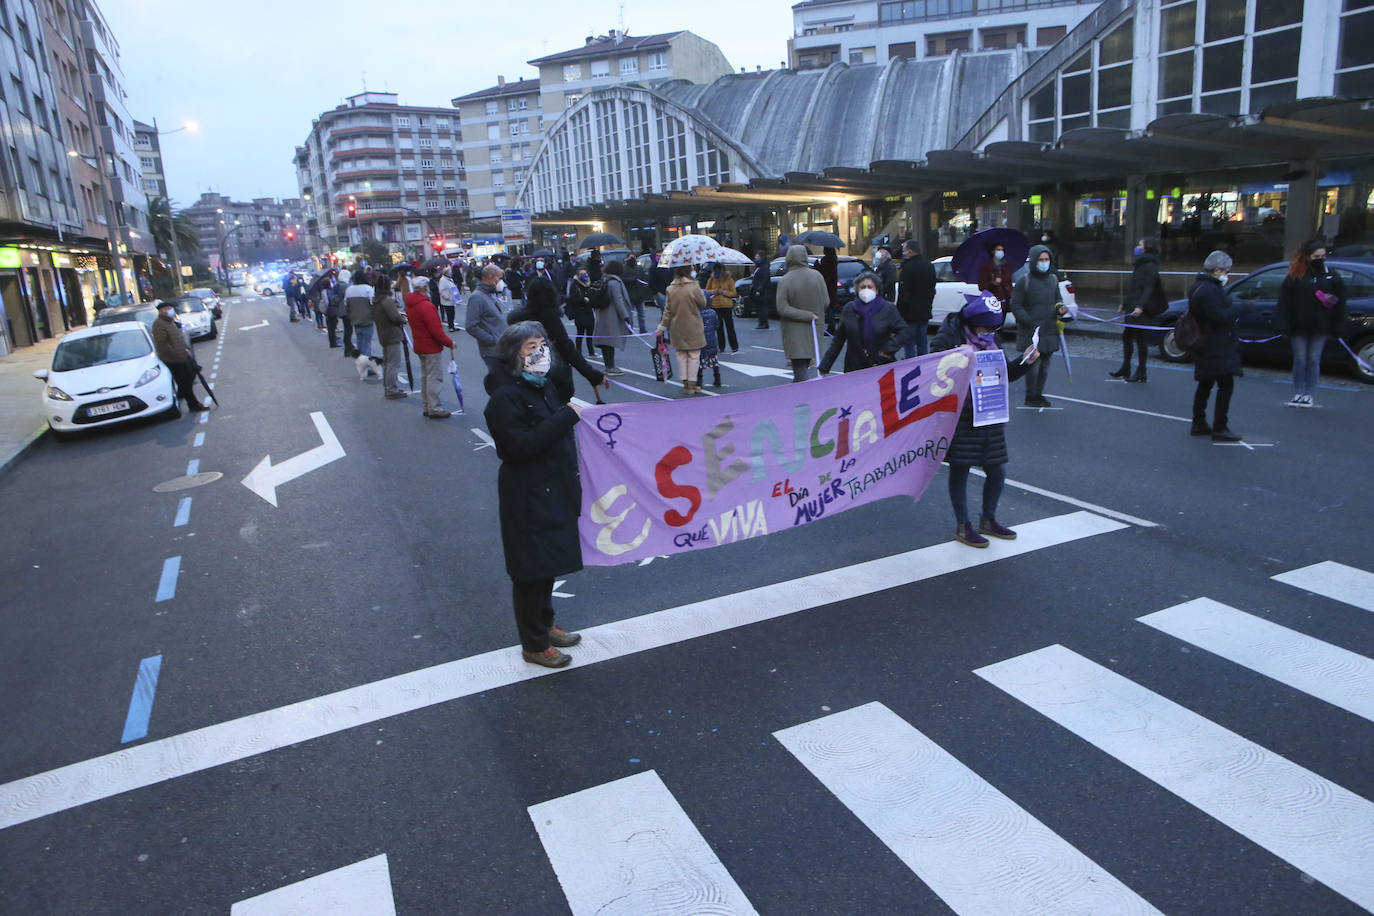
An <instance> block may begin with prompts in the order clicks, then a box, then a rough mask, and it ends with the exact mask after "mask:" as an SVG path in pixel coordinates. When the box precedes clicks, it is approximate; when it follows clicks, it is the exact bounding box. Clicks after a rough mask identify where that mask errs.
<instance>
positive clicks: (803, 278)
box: [777, 245, 833, 360]
mask: <svg viewBox="0 0 1374 916" xmlns="http://www.w3.org/2000/svg"><path fill="white" fill-rule="evenodd" d="M809 260H810V259H809V256H808V254H807V251H806V246H804V245H793V246H792V247H791V248H788V249H787V273H785V274H783V275H782V277H781V278H780V279H779V280H778V303H777V310H778V319H779V320H780V321H781V322H782V349H783V352H784V354H785V355H786V356H787V358H788V359H809V360H817V359H820V356H821V355H820V354H819V353H817V352H816V329H815V326H813V324H812V320H811V316H812V315H814V316H816V321H817V322H820V323H821V324H824V322H825V310H826V308H827V307H828V306H829V305H830V292H829V291H828V290H827V289H826V282H825V278H824V277H822V276H821V274H820V271H818V270H815V269H814V268H812V267H811V265H810V263H809ZM832 289H833V286H832Z"/></svg>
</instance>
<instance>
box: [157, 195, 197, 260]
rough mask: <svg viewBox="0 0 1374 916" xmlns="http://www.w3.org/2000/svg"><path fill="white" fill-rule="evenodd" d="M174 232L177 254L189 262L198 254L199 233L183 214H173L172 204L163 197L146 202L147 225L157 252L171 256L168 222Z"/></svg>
mask: <svg viewBox="0 0 1374 916" xmlns="http://www.w3.org/2000/svg"><path fill="white" fill-rule="evenodd" d="M169 220H170V223H171V227H172V228H173V229H174V230H175V232H176V240H177V253H178V254H180V255H181V257H183V258H185V259H187V260H190V259H192V258H194V257H196V255H198V254H200V233H198V232H197V231H196V227H195V224H194V223H192V222H191V220H190V218H189V217H187V216H186V214H185V213H173V212H172V202H171V201H170V200H168V199H167V198H165V197H160V196H159V197H154V198H151V199H150V200H149V201H148V224H149V230H150V231H151V232H152V234H153V241H154V243H156V245H157V250H158V251H159V252H165V253H167V254H169V255H170V254H171V251H172V240H171V233H170V232H169V227H168V222H169Z"/></svg>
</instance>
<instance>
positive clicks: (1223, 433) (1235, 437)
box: [1212, 426, 1240, 442]
mask: <svg viewBox="0 0 1374 916" xmlns="http://www.w3.org/2000/svg"><path fill="white" fill-rule="evenodd" d="M1212 441H1213V442H1239V441H1240V434H1239V433H1233V432H1231V431H1230V430H1229V429H1227V428H1226V427H1224V426H1222V427H1219V428H1217V429H1214V430H1212Z"/></svg>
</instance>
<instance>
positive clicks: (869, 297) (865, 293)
mask: <svg viewBox="0 0 1374 916" xmlns="http://www.w3.org/2000/svg"><path fill="white" fill-rule="evenodd" d="M859 298H860V299H862V300H863V301H864V302H872V301H873V300H874V299H877V298H878V292H877V290H874V289H870V288H869V287H867V286H865V287H864V288H863V289H861V290H859Z"/></svg>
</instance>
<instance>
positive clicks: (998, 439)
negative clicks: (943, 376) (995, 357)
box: [930, 297, 1040, 547]
mask: <svg viewBox="0 0 1374 916" xmlns="http://www.w3.org/2000/svg"><path fill="white" fill-rule="evenodd" d="M992 305H996V306H997V307H996V308H995V309H994V308H992ZM1003 320H1004V315H1003V312H1002V309H1001V304H1000V303H997V302H996V299H995V298H994V299H993V300H992V303H989V302H988V301H987V300H986V299H984V298H983V297H979V298H977V299H974V300H973V301H971V302H969V303H968V304H967V305H965V306H964V307H963V308H962V309H960V310H959V311H958V312H954V313H952V314H950V315H949V316H948V317H946V318H945V322H944V324H943V325H941V326H940V332H939V333H938V334H936V335H935V339H934V340H932V341H931V342H930V350H931V352H932V353H934V352H936V351H939V350H952V349H954V348H955V347H962V346H965V345H967V346H970V347H973V348H974V349H975V350H992V349H995V348H996V347H997V329H998V328H1000V327H1001V326H1002V321H1003ZM1039 358H1040V351H1039V350H1037V349H1036V348H1035V347H1034V346H1031V347H1027V348H1026V350H1025V352H1024V353H1022V354H1021V355H1020V356H1009V357H1008V358H1007V383H1008V384H1010V383H1012V382H1014V381H1016V380H1017V379H1019V378H1020V377H1021V376H1023V375H1025V374H1026V371H1027V370H1028V369H1029V368H1030V367H1031V366H1032V365H1034V364H1035V361H1036V360H1038V359H1039ZM1002 425H1003V424H1001V423H993V424H989V425H987V426H974V425H973V395H972V394H970V395H969V396H968V397H967V398H965V399H964V410H963V412H962V413H960V414H959V424H958V426H956V427H955V430H954V438H953V439H952V440H950V443H949V451H948V452H946V453H945V461H947V462H949V501H950V504H951V505H952V506H953V507H954V521H955V524H956V527H955V529H954V539H955V540H956V541H958V542H959V543H961V544H967V545H968V546H970V547H986V546H988V539H987V538H986V537H984V536H983V535H985V534H990V535H992V536H993V537H995V538H1002V539H1003V540H1008V541H1010V540H1014V539H1015V538H1016V532H1015V531H1013V530H1011V529H1010V528H1008V527H1006V526H1005V525H1003V524H1001V523H999V522H998V521H997V501H998V500H999V499H1001V497H1002V486H1003V485H1004V484H1005V483H1006V480H1007V472H1006V468H1005V465H1006V463H1007V439H1006V436H1005V435H1004V434H1003V432H1002ZM975 465H976V466H978V467H980V468H982V469H983V472H984V473H985V474H986V475H987V477H986V478H985V479H984V481H983V509H982V513H981V515H980V517H979V520H978V530H976V531H975V530H974V528H973V524H972V523H971V522H970V521H969V514H968V496H967V490H968V476H969V471H970V470H972V468H973V467H974V466H975Z"/></svg>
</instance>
